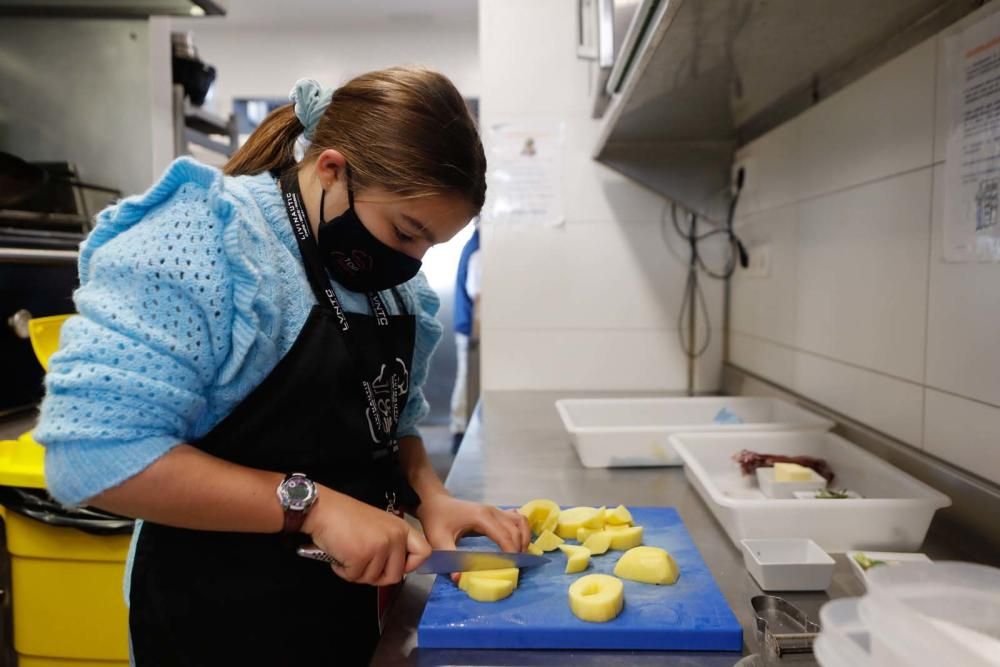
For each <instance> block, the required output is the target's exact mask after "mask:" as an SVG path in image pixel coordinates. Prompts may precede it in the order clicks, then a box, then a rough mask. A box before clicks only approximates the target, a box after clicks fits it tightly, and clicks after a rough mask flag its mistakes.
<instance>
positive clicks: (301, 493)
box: [286, 479, 310, 502]
mask: <svg viewBox="0 0 1000 667" xmlns="http://www.w3.org/2000/svg"><path fill="white" fill-rule="evenodd" d="M286 488H287V489H288V499H289V500H291V501H292V502H303V501H305V500H308V499H309V495H310V493H309V487H308V486H307V485H306V484H305V483H304V482H300V481H299V480H297V479H293V480H290V481H289V482H288V486H287V487H286Z"/></svg>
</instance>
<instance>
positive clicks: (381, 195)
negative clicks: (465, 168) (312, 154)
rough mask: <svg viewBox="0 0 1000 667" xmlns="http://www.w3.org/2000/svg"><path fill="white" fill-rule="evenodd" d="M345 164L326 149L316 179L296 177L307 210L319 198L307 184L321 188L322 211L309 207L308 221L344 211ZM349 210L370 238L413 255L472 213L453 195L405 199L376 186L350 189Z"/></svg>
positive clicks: (454, 231)
mask: <svg viewBox="0 0 1000 667" xmlns="http://www.w3.org/2000/svg"><path fill="white" fill-rule="evenodd" d="M346 164H347V162H346V160H345V159H344V157H343V156H342V155H341V154H340V153H339V152H338V151H335V150H333V149H329V150H325V151H323V152H322V153H321V154H320V155H319V157H318V158H317V160H316V163H315V165H314V166H313V167H312V169H313V170H314V173H315V175H316V176H317V177H318V178H316V179H313V178H311V175H310V174H308V173H306V174H305V175H304V176H305V178H304V179H303V178H301V177H300V184H302V190H303V195H304V196H305V201H306V206H307V209H308V208H309V206H310V203H311V202H316V204H317V208H318V204H319V199H320V196H319V195H320V191H319V189H316V190H314V193H315V194H311V193H310V192H309V191H307V188H309V189H312V188H313V187H315V188H322V189H325V190H326V198H325V210H323V211H316V213H319V216H316V215H314V213H313V211H311V210H310V211H309V217H310V219H311V220H314V221H316V220H317V217H318V219H321V220H331V219H333V218H335V217H337V216H339V215H340V214H342V213H343V212H344V211H346V210H347V207H348V197H347V178H346V174H347V170H346V168H345V167H346ZM354 209H355V211H357V214H358V218H360V219H361V223H362V224H363V225H364V226H365V228H366V229H368V231H369V232H371V233H372V235H373V236H374V237H375V238H377V239H378V240H379V241H381V242H382V243H384V244H386V245H387V246H389V247H391V248H395V249H396V250H399V251H400V252H402V253H405V254H407V255H409V256H410V257H413V258H414V259H422V258H423V256H424V253H426V252H427V250H428V249H429V248H430V247H431V246H432V245H436V244H438V243H444V242H446V241H449V240H451V238H452V237H454V236H455V234H457V233H458V232H459V231H461V230H462V228H463V227H465V226H466V225H467V224H469V221H470V220H472V217H473V209H472V206H471V204H470V203H469V202H468V201H467V200H466V199H464V198H463V197H462V196H460V195H458V194H454V193H445V194H437V195H428V196H426V197H416V198H405V197H400V196H399V195H396V194H394V193H391V192H388V191H386V190H383V189H381V188H377V187H372V188H365V189H364V190H361V191H355V193H354ZM314 224H318V221H317V222H314ZM313 232H314V233H315V232H316V230H315V229H314V230H313Z"/></svg>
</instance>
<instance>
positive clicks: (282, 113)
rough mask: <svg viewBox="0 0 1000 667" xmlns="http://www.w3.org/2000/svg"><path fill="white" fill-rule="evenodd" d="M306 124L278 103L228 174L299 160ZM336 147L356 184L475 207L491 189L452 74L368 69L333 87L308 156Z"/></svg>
mask: <svg viewBox="0 0 1000 667" xmlns="http://www.w3.org/2000/svg"><path fill="white" fill-rule="evenodd" d="M302 129H303V128H302V124H301V123H300V122H299V120H298V118H296V116H295V111H294V107H293V105H291V104H288V105H286V106H283V107H280V108H278V109H275V110H274V111H272V112H271V113H270V114H269V115H268V116H267V118H265V119H264V121H263V122H262V123H261V124H260V125H259V126H258V127H257V129H256V130H254V132H253V134H251V135H250V138H249V139H247V142H246V143H245V144H243V146H242V147H241V148H240V149H239V150H238V151H236V153H235V154H234V155H233V156H232V158H230V160H229V162H227V163H226V166H225V168H224V169H223V171H224V172H225V173H226V174H227V175H230V176H239V175H242V174H259V173H260V172H262V171H267V170H273V169H281V168H283V167H286V166H288V165H291V164H294V161H295V160H294V157H293V147H294V144H295V140H296V138H297V137H298V136H299V135H300V134H301V133H302ZM328 148H333V149H335V150H337V151H339V152H340V153H342V154H343V155H344V157H345V158H347V162H348V164H349V165H350V166H351V182H352V184H353V185H354V187H355V188H357V189H358V190H363V189H364V188H366V187H381V188H383V189H385V190H388V191H389V192H392V193H394V194H398V195H402V196H404V197H422V196H425V195H431V194H439V193H444V192H454V193H458V194H460V195H462V196H464V197H465V198H467V199H468V200H469V201H470V202H471V203H472V205H473V207H474V209H475V211H474V212H475V213H478V212H479V210H480V209H481V208H482V206H483V201H484V200H485V197H486V156H485V154H484V153H483V145H482V142H481V141H480V139H479V133H478V131H477V130H476V124H475V122H474V121H473V119H472V116H471V115H470V114H469V110H468V107H467V106H466V104H465V100H463V99H462V96H461V95H460V94H459V92H458V90H456V89H455V86H454V85H453V84H452V83H451V81H449V80H448V78H447V77H445V76H443V75H441V74H438V73H437V72H433V71H431V70H428V69H423V68H419V67H392V68H389V69H384V70H379V71H376V72H369V73H368V74H362V75H361V76H359V77H356V78H354V79H352V80H350V81H348V82H347V83H346V84H345V85H343V86H342V87H340V88H338V89H337V90H336V91H335V92H334V93H333V98H332V99H331V101H330V105H329V106H328V107H327V108H326V111H324V112H323V116H322V117H321V118H320V120H319V123H318V124H317V126H316V129H315V131H314V133H313V137H312V143H311V145H310V147H309V149H308V151H307V152H306V155H305V159H306V160H307V159H309V158H311V157H315V156H317V155H319V154H320V153H321V152H323V151H324V150H326V149H328Z"/></svg>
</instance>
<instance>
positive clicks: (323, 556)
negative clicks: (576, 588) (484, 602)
mask: <svg viewBox="0 0 1000 667" xmlns="http://www.w3.org/2000/svg"><path fill="white" fill-rule="evenodd" d="M298 554H299V555H300V556H302V557H303V558H311V559H312V560H318V561H322V562H324V563H331V564H333V565H339V563H338V562H337V560H336V559H335V558H334V557H333V556H331V555H330V554H328V553H326V552H325V551H323V550H322V549H320V548H319V547H315V546H309V547H299V549H298ZM548 562H549V559H548V558H546V557H545V556H535V555H534V554H526V553H507V552H503V551H448V550H444V549H435V550H434V551H432V552H431V555H430V556H428V558H427V560H425V561H424V562H423V563H421V565H420V567H418V568H417V569H416V570H414V571H415V572H416V573H417V574H450V573H452V572H474V571H476V570H500V569H503V568H506V567H519V568H521V567H535V566H537V565H544V564H545V563H548Z"/></svg>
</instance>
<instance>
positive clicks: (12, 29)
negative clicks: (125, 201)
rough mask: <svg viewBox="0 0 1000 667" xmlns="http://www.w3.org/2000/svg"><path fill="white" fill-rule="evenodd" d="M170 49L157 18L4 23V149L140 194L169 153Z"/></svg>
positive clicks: (0, 101) (0, 44) (0, 108)
mask: <svg viewBox="0 0 1000 667" xmlns="http://www.w3.org/2000/svg"><path fill="white" fill-rule="evenodd" d="M169 49H170V38H169V35H168V33H167V32H166V31H164V30H162V25H160V24H157V23H155V21H145V20H122V19H107V20H104V19H91V20H79V19H56V18H4V19H3V20H2V21H0V81H2V84H0V149H3V150H7V151H10V152H12V153H15V154H17V155H20V156H21V157H23V158H25V159H27V160H32V161H50V160H51V161H62V160H69V161H71V162H75V163H76V165H77V167H78V168H79V171H80V176H81V177H82V179H83V180H84V181H87V182H91V183H97V184H100V185H106V186H109V187H114V188H119V189H121V190H122V191H123V193H124V194H126V195H129V194H134V193H136V192H142V191H143V190H145V189H146V188H147V187H149V185H150V183H151V182H152V181H153V179H154V178H155V177H156V176H157V175H158V174H159V172H160V171H161V169H162V168H163V166H165V163H166V162H167V159H166V157H168V156H167V155H166V154H168V153H169V152H170V151H172V135H171V132H170V128H171V124H170V113H171V110H170V106H169V97H167V98H165V99H164V98H163V97H162V96H159V95H158V94H157V92H158V91H166V93H167V95H168V96H169V91H170V69H169V62H170V61H169V53H170V51H169Z"/></svg>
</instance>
